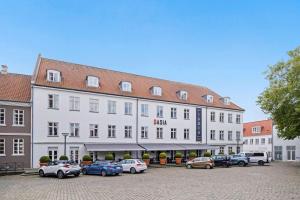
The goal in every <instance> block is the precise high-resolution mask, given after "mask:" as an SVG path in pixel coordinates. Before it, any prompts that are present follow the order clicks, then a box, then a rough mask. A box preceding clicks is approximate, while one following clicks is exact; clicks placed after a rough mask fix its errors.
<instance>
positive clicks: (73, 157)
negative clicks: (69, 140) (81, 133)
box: [69, 147, 79, 163]
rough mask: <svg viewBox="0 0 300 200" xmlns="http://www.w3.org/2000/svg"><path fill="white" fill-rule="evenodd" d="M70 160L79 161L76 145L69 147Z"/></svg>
mask: <svg viewBox="0 0 300 200" xmlns="http://www.w3.org/2000/svg"><path fill="white" fill-rule="evenodd" d="M69 159H70V160H72V161H74V162H76V163H79V148H78V147H71V148H70V158H69Z"/></svg>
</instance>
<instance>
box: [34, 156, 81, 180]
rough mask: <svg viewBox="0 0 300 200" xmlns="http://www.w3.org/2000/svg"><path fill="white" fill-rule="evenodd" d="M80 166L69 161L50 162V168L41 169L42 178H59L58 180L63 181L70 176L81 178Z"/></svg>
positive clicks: (43, 167)
mask: <svg viewBox="0 0 300 200" xmlns="http://www.w3.org/2000/svg"><path fill="white" fill-rule="evenodd" d="M80 170H81V168H80V166H79V165H78V164H76V163H72V162H69V161H65V160H64V161H62V160H59V161H53V162H49V164H48V166H42V167H40V168H39V175H40V177H44V176H57V178H59V179H62V178H64V177H66V176H69V175H74V176H76V177H77V176H79V175H80Z"/></svg>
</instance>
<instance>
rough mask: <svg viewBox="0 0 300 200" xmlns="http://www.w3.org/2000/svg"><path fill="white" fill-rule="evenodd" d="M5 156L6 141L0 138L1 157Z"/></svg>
mask: <svg viewBox="0 0 300 200" xmlns="http://www.w3.org/2000/svg"><path fill="white" fill-rule="evenodd" d="M3 155H5V139H3V138H0V156H3Z"/></svg>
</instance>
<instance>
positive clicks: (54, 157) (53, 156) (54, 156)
mask: <svg viewBox="0 0 300 200" xmlns="http://www.w3.org/2000/svg"><path fill="white" fill-rule="evenodd" d="M48 156H49V158H50V161H55V160H57V148H49V149H48Z"/></svg>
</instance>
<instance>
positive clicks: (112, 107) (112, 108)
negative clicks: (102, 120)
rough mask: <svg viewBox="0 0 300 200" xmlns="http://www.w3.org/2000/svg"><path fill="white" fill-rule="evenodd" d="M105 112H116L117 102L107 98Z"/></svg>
mask: <svg viewBox="0 0 300 200" xmlns="http://www.w3.org/2000/svg"><path fill="white" fill-rule="evenodd" d="M107 104H108V105H107V113H108V114H116V113H117V111H116V110H117V102H116V101H112V100H108V102H107Z"/></svg>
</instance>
